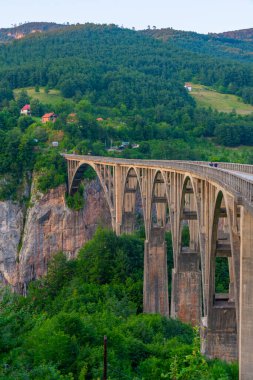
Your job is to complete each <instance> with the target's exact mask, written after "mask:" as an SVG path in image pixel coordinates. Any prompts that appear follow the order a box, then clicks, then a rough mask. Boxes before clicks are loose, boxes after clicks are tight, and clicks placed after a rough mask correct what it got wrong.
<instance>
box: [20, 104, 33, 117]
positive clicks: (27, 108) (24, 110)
mask: <svg viewBox="0 0 253 380" xmlns="http://www.w3.org/2000/svg"><path fill="white" fill-rule="evenodd" d="M20 114H21V115H27V116H30V115H31V106H30V104H26V105H25V106H24V107H23V108H22V109H21V111H20Z"/></svg>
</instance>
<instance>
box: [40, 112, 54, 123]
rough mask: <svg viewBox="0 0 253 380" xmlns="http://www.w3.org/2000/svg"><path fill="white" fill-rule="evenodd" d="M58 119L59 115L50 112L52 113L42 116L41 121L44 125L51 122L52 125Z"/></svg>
mask: <svg viewBox="0 0 253 380" xmlns="http://www.w3.org/2000/svg"><path fill="white" fill-rule="evenodd" d="M56 119H57V115H56V114H55V113H53V112H50V113H46V114H45V115H43V116H42V118H41V121H42V123H43V124H44V123H47V122H49V121H51V122H52V123H54V122H55V121H56Z"/></svg>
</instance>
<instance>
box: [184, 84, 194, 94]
mask: <svg viewBox="0 0 253 380" xmlns="http://www.w3.org/2000/svg"><path fill="white" fill-rule="evenodd" d="M184 88H185V89H186V90H188V91H190V92H191V90H192V84H191V83H189V82H186V83H185V85H184Z"/></svg>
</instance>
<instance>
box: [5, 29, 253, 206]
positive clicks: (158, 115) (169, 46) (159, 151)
mask: <svg viewBox="0 0 253 380" xmlns="http://www.w3.org/2000/svg"><path fill="white" fill-rule="evenodd" d="M156 33H160V31H156V30H155V31H153V30H147V31H146V32H145V33H144V32H136V31H134V30H128V29H123V28H119V27H117V26H115V25H94V24H87V25H84V26H82V25H80V26H69V27H68V28H67V29H61V30H57V31H50V32H48V33H42V34H36V35H32V36H28V37H26V38H24V39H22V40H19V41H14V42H13V43H10V44H6V45H2V46H1V47H0V142H1V144H0V158H1V163H2V164H1V168H0V174H1V175H2V181H1V190H0V197H1V198H2V199H6V198H9V197H14V196H17V189H18V186H19V185H20V184H21V182H22V180H23V179H24V176H25V175H26V174H27V173H28V174H29V173H31V172H32V171H33V170H34V169H35V170H36V171H37V172H38V173H43V175H42V176H41V179H39V181H38V188H39V189H40V190H41V191H46V190H47V189H48V188H49V187H54V186H57V185H58V184H60V183H62V182H64V181H65V178H66V174H65V173H66V169H65V166H64V162H63V160H62V159H61V157H60V156H59V152H63V151H67V152H73V151H75V152H77V153H82V154H87V153H91V154H97V155H102V154H103V155H106V154H111V155H117V156H120V155H121V156H123V157H140V158H157V159H193V160H194V159H202V160H216V161H217V160H224V161H227V160H228V161H239V162H248V163H251V162H252V160H253V155H252V149H251V148H246V147H245V148H241V149H240V150H236V151H235V150H231V149H224V147H222V145H224V146H228V147H237V146H239V145H247V146H252V145H253V133H252V131H253V115H252V114H249V115H246V116H241V115H237V114H236V111H233V112H231V113H227V114H225V113H221V112H217V111H216V110H215V109H212V108H201V107H199V106H197V104H196V102H195V100H194V98H193V97H192V96H191V95H190V93H189V92H188V91H187V90H186V89H185V88H184V83H185V81H192V82H194V83H200V84H202V85H207V86H210V88H214V89H215V90H216V91H220V92H222V93H227V94H234V95H236V96H237V97H240V98H238V99H239V101H243V100H244V101H246V102H248V103H251V104H252V103H253V66H252V64H251V63H250V62H247V63H246V62H244V63H243V62H238V61H236V60H234V59H233V60H232V59H228V58H227V56H220V54H217V50H215V49H209V50H208V54H204V51H201V54H199V53H196V52H194V50H196V49H195V48H194V46H196V41H197V40H198V38H199V39H201V41H202V42H203V44H204V40H203V38H202V36H201V35H197V37H196V36H195V35H194V36H195V37H194V41H195V42H194V44H195V45H194V44H193V45H194V46H193V47H192V46H190V45H187V44H185V43H184V42H183V45H184V47H182V44H181V42H180V38H181V37H180V38H174V39H173V40H172V41H168V42H166V41H165V42H164V41H163V40H162V41H161V40H160V39H157V38H154V34H156ZM178 33H179V32H178ZM179 35H181V34H180V33H179ZM190 35H191V34H189V33H188V34H187V36H190ZM207 38H211V37H207ZM186 39H188V37H187V38H186ZM215 40H216V39H214V38H213V41H215ZM207 45H208V44H206V46H207ZM246 50H247V49H246ZM233 57H234V56H233ZM22 88H23V89H24V90H23V91H22V90H21V89H22ZM28 88H30V89H28ZM17 89H18V90H17ZM26 89H28V90H29V91H28V92H29V93H30V94H32V95H30V96H29V95H28V92H26ZM14 90H15V97H14ZM57 91H58V92H57ZM36 93H37V94H40V97H38V98H36ZM56 93H57V94H61V96H59V97H58V101H57V100H55V101H54V102H53V103H52V102H51V100H52V94H56ZM42 94H43V96H42ZM56 99H57V98H56ZM26 104H30V105H31V112H32V116H20V110H21V108H22V107H23V106H24V105H26ZM48 112H54V113H55V114H56V115H57V117H58V118H57V120H56V122H55V123H52V122H48V123H46V124H42V123H41V120H40V117H41V116H42V115H43V114H44V113H48ZM71 114H72V115H73V114H74V115H75V116H74V119H73V118H72V120H70V119H69V115H71ZM53 141H57V143H58V147H56V148H53V147H52V142H53ZM122 141H127V142H128V144H127V145H126V146H124V149H111V150H108V148H110V147H111V146H113V147H116V148H117V147H119V146H121V143H122ZM217 144H218V145H217ZM29 178H30V175H28V179H29Z"/></svg>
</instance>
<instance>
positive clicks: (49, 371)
mask: <svg viewBox="0 0 253 380" xmlns="http://www.w3.org/2000/svg"><path fill="white" fill-rule="evenodd" d="M167 241H168V258H169V260H170V258H171V255H172V251H171V243H170V242H171V237H170V234H168V236H167ZM143 243H144V241H143V238H141V237H140V236H138V235H136V236H129V235H127V236H124V235H123V236H121V237H117V236H116V235H115V234H114V233H113V232H112V231H107V230H101V229H99V230H98V231H97V233H96V234H95V236H94V238H93V239H92V240H91V241H89V242H88V243H87V244H86V245H85V247H84V248H82V249H81V250H80V252H79V255H78V257H77V259H76V260H71V261H68V260H67V259H66V257H65V255H64V254H62V253H59V254H57V255H56V256H55V257H54V258H53V259H52V261H51V264H50V266H49V270H48V275H47V276H46V277H45V278H43V279H41V280H38V281H36V282H34V283H32V284H30V287H29V292H28V296H27V297H26V298H24V297H22V296H19V295H13V294H11V293H9V292H8V291H6V290H5V291H4V292H2V295H1V297H2V301H1V302H0V378H1V379H4V380H23V379H28V380H30V379H31V380H32V379H34V380H58V379H59V380H60V379H65V380H72V379H77V380H97V379H101V378H102V374H103V337H104V335H106V336H107V339H108V379H110V380H119V379H131V380H134V379H135V380H158V379H171V380H194V379H196V380H197V379H198V380H236V379H237V378H238V366H237V365H236V364H230V365H228V364H225V363H223V362H221V361H219V360H213V361H207V360H206V359H205V358H204V357H203V356H202V355H201V354H200V342H199V338H198V331H196V332H194V330H193V329H192V328H191V327H190V326H188V325H184V324H183V323H181V322H179V321H177V320H173V319H167V318H165V317H162V316H159V315H145V314H142V313H141V312H142V278H143Z"/></svg>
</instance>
